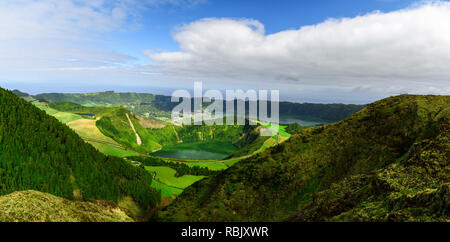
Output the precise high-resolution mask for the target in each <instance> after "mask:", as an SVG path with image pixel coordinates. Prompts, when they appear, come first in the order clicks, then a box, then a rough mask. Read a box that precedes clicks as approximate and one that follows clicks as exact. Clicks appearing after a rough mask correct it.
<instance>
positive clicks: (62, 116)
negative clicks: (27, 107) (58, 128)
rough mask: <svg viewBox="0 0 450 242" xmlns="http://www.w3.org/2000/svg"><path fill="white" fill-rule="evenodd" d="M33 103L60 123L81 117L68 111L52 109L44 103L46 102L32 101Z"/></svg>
mask: <svg viewBox="0 0 450 242" xmlns="http://www.w3.org/2000/svg"><path fill="white" fill-rule="evenodd" d="M33 104H34V105H35V106H36V107H38V108H40V109H41V110H44V111H45V112H46V113H47V114H48V115H51V116H53V117H55V118H56V119H58V120H59V121H60V122H61V123H64V124H66V123H69V122H72V121H75V120H79V119H83V117H82V116H80V115H76V114H73V113H68V112H60V111H58V110H56V109H53V108H51V107H49V106H48V104H46V103H42V102H39V101H34V102H33Z"/></svg>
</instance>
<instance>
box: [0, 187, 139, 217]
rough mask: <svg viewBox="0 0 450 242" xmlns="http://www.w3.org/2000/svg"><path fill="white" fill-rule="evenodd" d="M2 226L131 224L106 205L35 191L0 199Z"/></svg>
mask: <svg viewBox="0 0 450 242" xmlns="http://www.w3.org/2000/svg"><path fill="white" fill-rule="evenodd" d="M0 208H1V209H2V210H1V211H2V212H1V213H0V221H2V222H133V219H131V218H130V217H129V216H128V215H127V214H126V213H125V212H124V211H122V210H121V209H120V208H119V207H118V206H117V205H115V204H114V203H111V202H106V201H89V202H82V201H71V200H67V199H64V198H60V197H57V196H53V195H51V194H48V193H42V192H37V191H20V192H13V193H11V194H8V195H4V196H1V197H0Z"/></svg>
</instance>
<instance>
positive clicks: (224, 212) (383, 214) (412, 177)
mask: <svg viewBox="0 0 450 242" xmlns="http://www.w3.org/2000/svg"><path fill="white" fill-rule="evenodd" d="M449 119H450V97H448V96H412V95H402V96H397V97H391V98H388V99H385V100H381V101H378V102H375V103H373V104H370V105H368V106H367V107H366V108H364V109H363V110H361V111H360V112H358V113H356V114H354V115H352V116H350V117H348V118H347V119H345V120H343V121H340V122H338V123H335V124H331V125H327V126H324V127H317V128H311V129H305V130H302V131H300V132H299V133H297V134H296V135H294V136H292V137H291V138H290V139H289V140H288V141H286V142H284V143H281V144H280V145H277V146H276V147H274V148H270V149H268V150H266V151H265V152H262V153H260V154H258V155H256V156H253V157H251V158H249V159H246V160H242V161H240V162H239V163H238V164H236V165H234V166H232V167H231V168H229V169H228V170H225V171H224V172H222V173H220V174H219V175H217V176H215V177H208V178H205V179H203V180H202V181H200V182H197V183H195V184H194V185H192V186H191V187H188V188H187V189H186V190H185V191H184V192H183V193H182V194H181V195H180V196H179V197H178V198H177V199H176V200H175V201H174V203H172V204H171V205H170V206H169V207H168V208H166V210H165V211H163V212H162V213H161V220H163V221H285V220H290V221H449V219H450V214H449V212H450V210H449V207H448V204H450V203H449V196H450V193H449V183H450V170H449V169H448V168H449V161H450V159H449V158H450V140H449V132H450V130H449V127H450V126H449Z"/></svg>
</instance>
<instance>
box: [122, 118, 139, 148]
mask: <svg viewBox="0 0 450 242" xmlns="http://www.w3.org/2000/svg"><path fill="white" fill-rule="evenodd" d="M125 115H126V116H127V119H128V121H129V122H130V126H131V129H132V130H133V132H134V133H135V134H136V143H137V144H138V145H139V146H141V145H142V140H141V137H139V134H138V133H137V132H136V129H135V128H134V125H133V122H131V119H130V116H128V113H126V114H125Z"/></svg>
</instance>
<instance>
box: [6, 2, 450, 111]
mask: <svg viewBox="0 0 450 242" xmlns="http://www.w3.org/2000/svg"><path fill="white" fill-rule="evenodd" d="M448 23H450V3H449V2H447V1H411V0H366V1H360V0H340V1H335V0H314V1H312V0H311V1H303V0H276V1H275V0H271V1H269V0H226V1H224V0H2V1H0V31H1V34H0V86H1V87H4V88H8V89H15V88H18V89H20V90H22V91H26V92H29V93H32V94H36V93H42V92H93V91H107V90H114V91H122V92H124V91H134V92H150V93H157V94H170V93H171V92H172V91H173V90H175V89H192V88H193V82H194V81H201V82H203V86H204V88H205V89H213V88H214V89H220V90H225V89H243V90H248V89H256V90H259V89H267V90H273V89H277V90H280V97H281V99H283V100H289V101H296V102H317V103H369V102H372V101H375V100H378V99H381V98H384V97H388V96H392V95H398V94H404V93H411V94H439V95H449V94H450V25H449V24H448Z"/></svg>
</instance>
